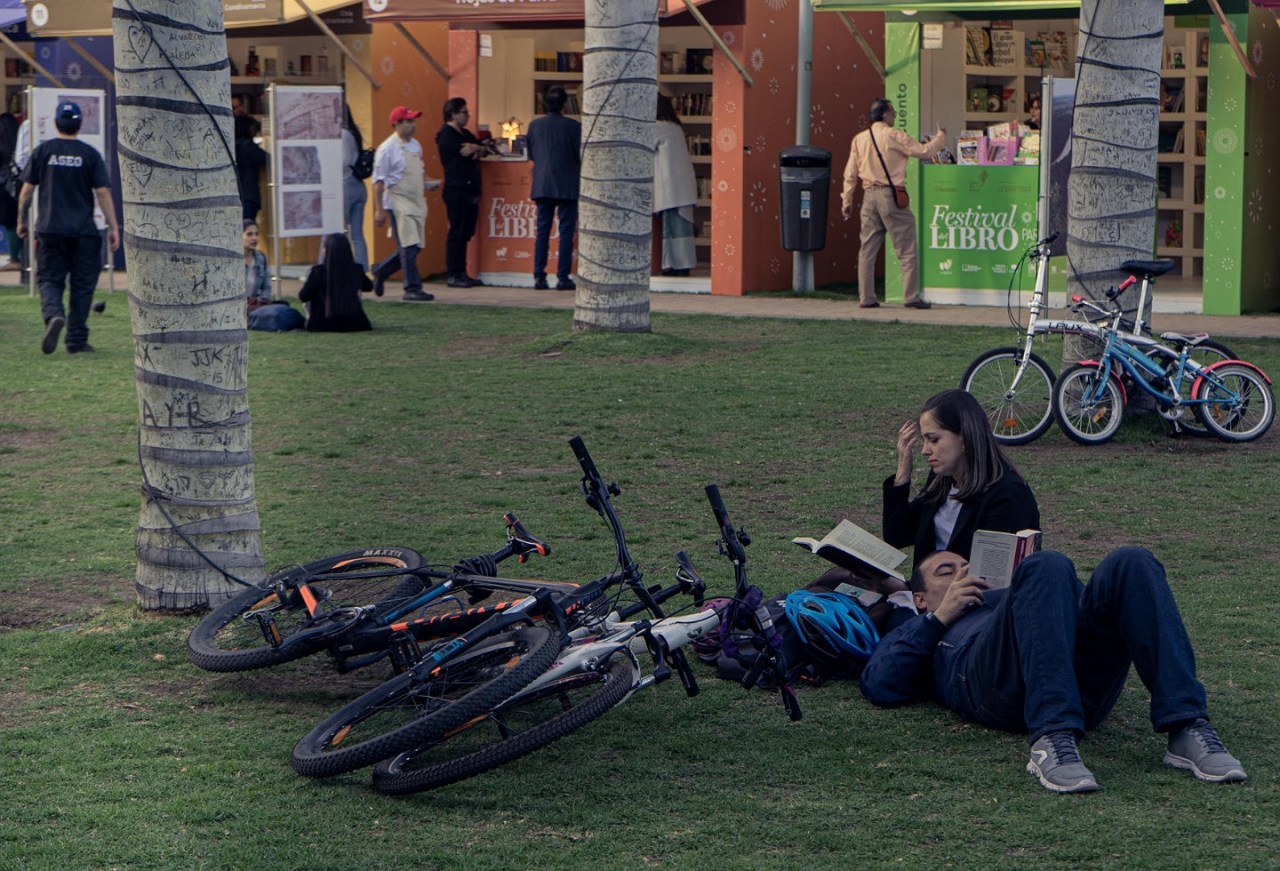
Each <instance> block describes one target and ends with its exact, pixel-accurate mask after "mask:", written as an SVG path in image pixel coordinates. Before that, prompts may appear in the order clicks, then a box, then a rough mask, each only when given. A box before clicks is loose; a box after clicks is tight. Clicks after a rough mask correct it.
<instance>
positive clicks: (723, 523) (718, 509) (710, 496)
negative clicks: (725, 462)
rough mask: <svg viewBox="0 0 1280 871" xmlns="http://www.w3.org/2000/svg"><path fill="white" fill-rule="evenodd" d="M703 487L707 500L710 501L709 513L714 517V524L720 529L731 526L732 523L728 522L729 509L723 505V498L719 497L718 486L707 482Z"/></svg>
mask: <svg viewBox="0 0 1280 871" xmlns="http://www.w3.org/2000/svg"><path fill="white" fill-rule="evenodd" d="M705 489H706V494H707V501H708V502H710V503H711V513H712V514H714V515H715V518H716V526H719V527H720V528H721V529H725V528H730V529H731V528H733V524H732V523H730V522H729V511H728V509H727V508H725V507H724V500H723V499H721V498H720V488H719V487H717V486H716V485H715V484H708V485H707V486H706V488H705Z"/></svg>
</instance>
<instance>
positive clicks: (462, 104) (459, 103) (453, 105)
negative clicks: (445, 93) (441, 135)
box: [444, 97, 467, 124]
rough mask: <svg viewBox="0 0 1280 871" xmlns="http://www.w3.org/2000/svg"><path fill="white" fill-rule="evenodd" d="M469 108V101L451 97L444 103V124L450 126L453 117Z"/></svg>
mask: <svg viewBox="0 0 1280 871" xmlns="http://www.w3.org/2000/svg"><path fill="white" fill-rule="evenodd" d="M465 108H467V101H466V100H464V99H463V98H462V97H450V98H449V99H447V100H445V101H444V123H446V124H448V123H449V122H450V121H452V120H453V116H454V115H456V114H458V113H459V112H461V111H462V110H463V109H465Z"/></svg>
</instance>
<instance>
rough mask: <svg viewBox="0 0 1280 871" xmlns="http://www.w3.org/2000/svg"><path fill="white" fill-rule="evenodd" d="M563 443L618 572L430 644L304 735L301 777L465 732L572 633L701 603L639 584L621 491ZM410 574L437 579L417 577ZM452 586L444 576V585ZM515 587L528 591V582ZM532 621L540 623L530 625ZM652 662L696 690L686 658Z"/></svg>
mask: <svg viewBox="0 0 1280 871" xmlns="http://www.w3.org/2000/svg"><path fill="white" fill-rule="evenodd" d="M570 445H571V446H572V448H573V451H574V454H575V456H576V457H577V459H578V463H579V465H580V466H581V467H582V471H583V476H582V484H581V487H582V492H583V495H584V497H585V500H586V502H587V505H588V506H590V507H591V508H592V509H594V510H595V511H596V513H597V514H599V515H600V516H601V517H602V518H603V519H604V521H605V523H606V524H607V525H608V526H609V528H610V530H611V531H612V533H613V537H614V543H615V546H616V551H617V567H616V569H615V570H614V571H612V572H610V573H608V574H606V575H604V576H602V577H600V578H597V579H596V580H593V581H589V582H587V583H584V584H582V585H580V586H576V587H570V588H568V589H565V588H564V586H563V585H543V586H540V587H537V588H536V589H534V590H533V591H532V592H530V593H529V594H528V595H527V596H525V597H524V598H522V599H520V600H518V601H516V602H515V603H513V604H511V605H510V606H509V607H506V608H504V609H502V610H500V611H497V612H496V613H491V614H490V615H488V616H487V617H486V619H484V620H483V622H481V623H479V624H478V625H476V626H474V627H472V628H469V629H466V630H465V631H463V632H462V633H460V634H457V635H455V636H453V637H451V638H447V639H442V640H438V641H436V642H435V643H434V644H431V645H430V646H428V647H427V649H426V650H425V651H422V652H421V655H420V656H419V657H418V658H417V659H416V660H415V661H414V662H412V663H411V664H410V665H409V666H408V667H407V668H406V669H405V670H404V671H403V673H401V674H398V675H397V676H395V677H393V678H392V679H391V680H389V681H387V682H386V683H384V684H382V685H381V686H379V687H376V688H375V689H373V690H371V691H370V692H368V693H366V694H364V695H363V696H361V697H359V698H357V699H356V700H354V701H353V702H351V703H349V704H348V705H346V706H344V707H343V708H342V709H340V710H339V711H337V712H335V713H334V714H333V715H331V716H330V717H328V718H326V719H325V720H324V721H323V722H321V723H320V724H319V725H318V726H316V727H315V728H314V729H312V730H311V731H310V732H309V733H308V734H307V735H306V736H305V737H303V738H302V740H300V741H299V742H298V743H297V745H296V746H295V747H294V750H293V753H292V755H291V758H290V762H291V764H292V765H293V767H294V769H295V770H296V771H297V772H298V773H299V774H303V775H306V776H309V777H328V776H333V775H336V774H342V773H345V772H348V771H354V770H355V769H357V768H363V767H365V766H367V765H372V764H374V763H376V762H378V761H380V760H382V759H386V758H389V757H391V756H394V755H396V754H398V753H402V752H405V751H408V750H412V749H413V748H415V747H422V746H425V745H428V744H431V743H433V742H438V741H439V740H440V739H441V738H442V737H443V736H445V735H448V734H451V733H452V732H454V731H456V730H459V729H464V728H466V727H467V726H468V724H470V723H472V722H473V721H474V720H476V718H481V717H486V716H487V715H488V714H489V712H491V711H493V710H494V709H495V708H497V707H498V706H499V705H500V704H501V703H502V702H503V701H504V700H506V699H508V698H510V697H511V696H513V695H515V694H516V693H517V692H519V691H520V690H522V689H523V688H524V687H526V686H527V685H528V684H530V683H531V682H532V681H533V680H534V679H535V678H537V677H538V676H539V675H541V674H542V673H543V672H545V671H546V670H547V669H548V668H549V667H550V666H551V664H552V662H553V661H554V660H555V659H556V657H557V655H558V654H559V652H560V650H561V648H562V647H563V646H564V644H565V643H566V642H567V640H568V639H569V637H570V636H571V634H572V633H574V632H575V631H576V630H578V629H580V628H582V627H589V626H596V625H599V624H600V623H601V622H602V621H603V620H604V619H605V617H606V616H607V615H608V614H610V613H611V612H614V611H617V612H618V613H620V614H622V613H627V614H631V615H634V614H638V613H640V612H644V611H647V612H648V613H649V614H650V615H651V616H652V617H654V618H657V619H661V618H662V617H663V616H664V614H663V611H662V607H661V602H662V601H665V600H666V599H667V598H670V597H671V596H674V595H676V594H678V593H687V594H691V595H692V596H693V598H694V601H695V602H697V603H700V602H701V595H702V587H701V584H700V582H695V580H694V579H691V578H689V577H683V576H678V577H677V582H676V583H675V584H673V585H672V586H670V587H667V588H666V589H663V590H651V589H649V588H647V587H646V586H645V585H644V579H643V574H642V572H641V571H640V569H639V567H638V566H637V565H636V564H635V562H634V561H633V560H632V558H631V555H630V553H629V551H628V549H627V544H626V538H625V536H624V534H623V531H622V525H621V523H620V522H619V521H618V517H617V514H616V513H615V511H614V509H613V505H612V503H611V502H610V500H609V497H610V495H618V494H619V493H620V492H621V491H620V490H619V489H618V487H617V485H616V484H605V482H604V480H603V478H601V476H600V473H599V471H598V470H597V469H596V466H595V463H594V462H593V461H592V459H591V456H590V454H589V453H588V452H587V449H586V446H585V445H584V444H583V442H582V439H581V438H574V439H572V440H571V441H570ZM413 574H414V576H415V577H418V578H426V579H432V580H435V579H437V578H438V575H436V574H433V573H432V572H427V571H423V570H421V569H418V570H416V571H414V572H413ZM451 579H453V576H451V575H450V576H448V578H447V579H446V581H445V583H447V582H448V580H451ZM483 583H485V584H487V585H489V586H492V587H494V588H498V589H501V588H503V583H504V582H503V579H486V580H484V581H483ZM518 583H520V584H521V585H523V586H524V587H525V588H526V589H527V586H528V585H529V583H530V582H527V581H524V582H518ZM535 584H536V582H535ZM627 594H629V595H630V596H632V597H633V598H634V605H630V604H628V605H624V604H622V601H621V599H622V596H623V595H627ZM535 618H538V619H540V620H541V624H540V625H535V623H534V619H535ZM640 634H643V633H640ZM655 643H656V642H655ZM657 654H658V655H659V658H660V659H661V660H662V662H663V664H664V665H665V667H666V668H669V669H670V670H672V671H674V672H675V673H676V674H678V675H679V676H680V678H681V681H682V682H683V683H684V685H685V687H686V689H687V690H688V691H689V692H690V693H691V694H692V693H695V692H696V691H697V683H696V681H695V680H694V677H693V672H692V670H691V669H690V668H689V664H688V662H687V661H686V659H685V657H684V654H683V651H681V650H680V649H678V648H677V649H671V650H666V651H663V650H661V649H660V646H659V647H658V649H657ZM660 671H661V669H659V670H658V671H656V672H655V673H656V674H657V673H659V672H660Z"/></svg>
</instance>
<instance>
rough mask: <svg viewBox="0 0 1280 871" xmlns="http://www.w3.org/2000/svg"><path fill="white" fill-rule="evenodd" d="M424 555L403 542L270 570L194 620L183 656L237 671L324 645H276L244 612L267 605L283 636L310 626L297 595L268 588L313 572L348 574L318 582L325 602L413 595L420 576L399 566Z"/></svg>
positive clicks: (383, 601) (414, 563) (385, 603)
mask: <svg viewBox="0 0 1280 871" xmlns="http://www.w3.org/2000/svg"><path fill="white" fill-rule="evenodd" d="M422 564H423V559H422V554H420V553H418V552H417V551H415V550H412V549H410V548H407V547H376V548H365V549H363V550H354V551H348V552H346V553H341V554H338V555H336V556H330V557H325V558H324V559H320V560H316V561H315V562H310V563H307V564H306V565H304V566H294V567H293V568H290V569H287V570H285V571H282V572H277V573H276V574H274V575H272V576H271V577H270V578H268V579H267V581H266V582H265V583H264V584H263V585H262V586H259V587H252V588H250V589H247V590H245V591H244V592H242V593H240V594H239V595H237V596H235V597H234V598H232V599H229V600H227V601H226V602H224V603H223V604H221V605H219V606H218V607H217V608H214V609H213V610H212V611H210V612H209V613H208V614H206V615H205V616H204V618H203V619H201V620H200V622H199V623H197V624H196V626H195V628H194V629H192V630H191V635H190V636H188V638H187V657H188V658H189V659H190V660H191V662H192V663H193V664H195V665H196V666H197V667H199V668H202V669H204V670H205V671H218V672H235V671H250V670H252V669H257V668H269V667H271V666H274V665H282V664H284V663H286V662H292V661H293V660H295V659H301V658H302V657H304V656H309V655H311V654H313V653H317V652H319V651H320V650H323V649H324V647H325V644H326V641H325V639H323V638H317V639H315V640H314V641H310V642H300V643H298V644H294V645H289V646H287V647H286V648H284V649H279V648H278V647H277V646H276V645H274V644H272V643H271V642H269V641H268V640H267V638H266V636H265V635H264V634H263V631H262V629H261V627H260V626H259V625H256V624H254V623H251V622H250V621H249V620H247V619H245V617H246V615H248V614H250V613H252V612H256V611H262V610H266V609H270V610H272V611H273V612H274V614H273V622H274V624H275V627H276V629H278V630H279V631H280V636H281V639H287V638H289V637H290V636H291V635H294V634H296V633H298V632H300V631H301V630H303V629H306V628H309V627H310V626H311V625H312V622H311V617H310V615H309V614H308V612H307V609H306V608H305V607H304V606H303V604H302V602H301V601H300V600H298V601H282V600H281V598H280V596H279V595H278V594H277V593H276V591H275V590H274V589H272V587H273V586H274V585H275V584H281V583H283V584H290V583H296V582H298V581H301V580H302V579H304V578H307V577H308V576H311V575H331V576H332V575H335V574H347V575H348V576H347V577H345V578H344V577H328V578H326V579H325V580H323V581H322V582H320V584H321V586H323V587H324V589H325V590H326V592H327V594H328V599H327V601H328V602H330V603H333V604H334V605H336V606H349V605H371V604H377V605H380V606H382V607H389V604H390V603H394V602H397V601H402V600H403V599H404V598H405V597H407V596H411V595H416V594H417V593H418V592H420V591H421V590H422V589H424V587H423V583H422V581H420V580H419V579H418V578H416V577H413V576H405V575H403V574H402V572H403V571H406V570H411V569H416V568H420V567H421V566H422Z"/></svg>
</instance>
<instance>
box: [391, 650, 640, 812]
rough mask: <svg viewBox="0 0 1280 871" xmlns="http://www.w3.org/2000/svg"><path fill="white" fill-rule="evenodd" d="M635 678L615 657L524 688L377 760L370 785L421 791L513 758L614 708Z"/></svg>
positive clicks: (398, 792) (405, 791)
mask: <svg viewBox="0 0 1280 871" xmlns="http://www.w3.org/2000/svg"><path fill="white" fill-rule="evenodd" d="M635 677H636V674H635V668H634V666H633V665H632V663H631V661H630V660H615V661H614V662H612V663H610V664H609V667H608V668H607V669H606V670H604V671H587V672H579V673H578V674H571V675H567V676H565V677H562V678H558V679H556V680H554V681H551V682H549V683H547V684H544V685H543V686H539V687H536V688H534V689H530V690H525V691H524V692H522V693H520V694H518V695H516V696H513V697H512V698H510V699H508V700H507V701H505V702H503V703H502V704H501V705H499V706H498V707H496V708H494V709H493V710H492V711H490V712H489V713H488V714H485V715H483V716H480V717H477V718H476V719H474V720H472V721H471V722H469V723H466V724H464V725H463V726H462V727H461V728H460V729H457V730H456V731H454V732H451V733H449V734H447V735H445V736H444V737H443V738H441V739H440V740H439V741H437V742H435V743H434V744H428V745H426V746H423V747H418V748H417V749H415V750H410V751H408V752H405V753H401V754H399V755H397V756H393V757H391V758H390V759H384V760H382V761H381V762H379V763H378V764H377V766H376V767H375V768H374V769H373V786H374V789H376V790H378V792H384V793H387V794H388V795H405V794H408V793H411V792H422V791H424V790H428V789H436V788H437V787H441V786H448V785H449V784H450V783H457V782H458V781H460V780H466V779H467V778H468V777H475V776H476V775H477V774H483V773H484V772H486V771H489V770H491V769H494V768H497V767H498V766H500V765H506V764H507V763H508V762H513V761H515V760H516V759H519V758H520V757H521V756H525V755H527V754H529V753H532V752H533V751H534V750H537V749H538V748H540V747H545V746H546V745H548V744H550V743H551V742H553V741H557V740H559V739H560V738H563V737H564V736H565V735H568V734H569V733H570V732H574V731H576V730H578V729H580V728H582V727H583V726H585V725H586V724H587V723H590V722H591V721H592V720H594V719H596V718H597V717H599V716H600V715H602V714H604V713H605V712H606V711H608V710H609V709H610V708H612V707H614V706H616V705H617V704H618V703H619V702H621V701H622V700H623V698H625V697H626V695H627V693H628V692H630V691H631V687H632V686H633V684H634V678H635Z"/></svg>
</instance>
